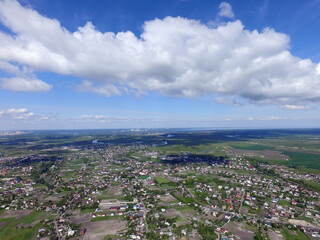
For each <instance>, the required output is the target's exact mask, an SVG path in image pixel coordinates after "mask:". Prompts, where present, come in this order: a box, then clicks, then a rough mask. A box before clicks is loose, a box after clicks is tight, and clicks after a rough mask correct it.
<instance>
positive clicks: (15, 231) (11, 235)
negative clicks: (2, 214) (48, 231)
mask: <svg viewBox="0 0 320 240" xmlns="http://www.w3.org/2000/svg"><path fill="white" fill-rule="evenodd" d="M43 214H44V213H43V212H37V211H33V212H32V213H30V214H29V215H27V216H25V217H24V218H21V219H15V218H1V219H0V222H5V225H4V226H2V227H1V231H0V239H2V240H24V239H35V238H36V235H37V233H38V229H39V228H40V227H41V224H40V223H39V222H40V220H41V216H43ZM37 220H38V221H37ZM37 222H38V223H37ZM26 224H28V225H26ZM17 226H20V227H21V228H17Z"/></svg>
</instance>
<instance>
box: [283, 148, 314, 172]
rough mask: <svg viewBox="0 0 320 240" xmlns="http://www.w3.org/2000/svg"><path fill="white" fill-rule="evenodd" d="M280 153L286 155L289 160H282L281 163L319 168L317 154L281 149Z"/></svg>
mask: <svg viewBox="0 0 320 240" xmlns="http://www.w3.org/2000/svg"><path fill="white" fill-rule="evenodd" d="M282 153H283V154H285V155H287V156H288V157H289V158H290V160H289V161H283V163H284V164H286V165H292V166H305V167H308V168H314V169H319V170H320V155H318V154H310V153H301V152H290V151H283V152H282Z"/></svg>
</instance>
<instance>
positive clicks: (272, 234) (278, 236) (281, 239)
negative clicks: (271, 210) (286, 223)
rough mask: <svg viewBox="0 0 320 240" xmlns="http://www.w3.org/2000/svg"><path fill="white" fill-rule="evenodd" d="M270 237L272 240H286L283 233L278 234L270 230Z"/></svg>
mask: <svg viewBox="0 0 320 240" xmlns="http://www.w3.org/2000/svg"><path fill="white" fill-rule="evenodd" d="M268 237H269V238H270V240H284V237H283V236H282V234H281V233H276V232H275V231H272V230H269V231H268Z"/></svg>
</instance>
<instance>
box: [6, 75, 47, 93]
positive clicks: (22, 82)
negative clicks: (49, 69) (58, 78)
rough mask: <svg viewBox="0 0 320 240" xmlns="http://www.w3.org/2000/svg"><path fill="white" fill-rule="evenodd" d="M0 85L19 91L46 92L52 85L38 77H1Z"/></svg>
mask: <svg viewBox="0 0 320 240" xmlns="http://www.w3.org/2000/svg"><path fill="white" fill-rule="evenodd" d="M0 80H1V81H2V82H1V83H0V87H1V88H3V89H8V90H12V91H18V92H19V91H20V92H48V91H50V89H51V88H52V85H50V84H47V83H45V82H43V81H42V80H39V79H26V78H19V77H13V78H1V79H0Z"/></svg>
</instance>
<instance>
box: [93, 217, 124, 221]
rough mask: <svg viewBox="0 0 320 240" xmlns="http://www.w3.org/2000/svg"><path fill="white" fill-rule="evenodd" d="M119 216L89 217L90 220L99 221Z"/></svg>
mask: <svg viewBox="0 0 320 240" xmlns="http://www.w3.org/2000/svg"><path fill="white" fill-rule="evenodd" d="M119 217H120V216H104V217H95V218H91V222H99V221H105V220H111V219H116V218H119Z"/></svg>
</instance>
